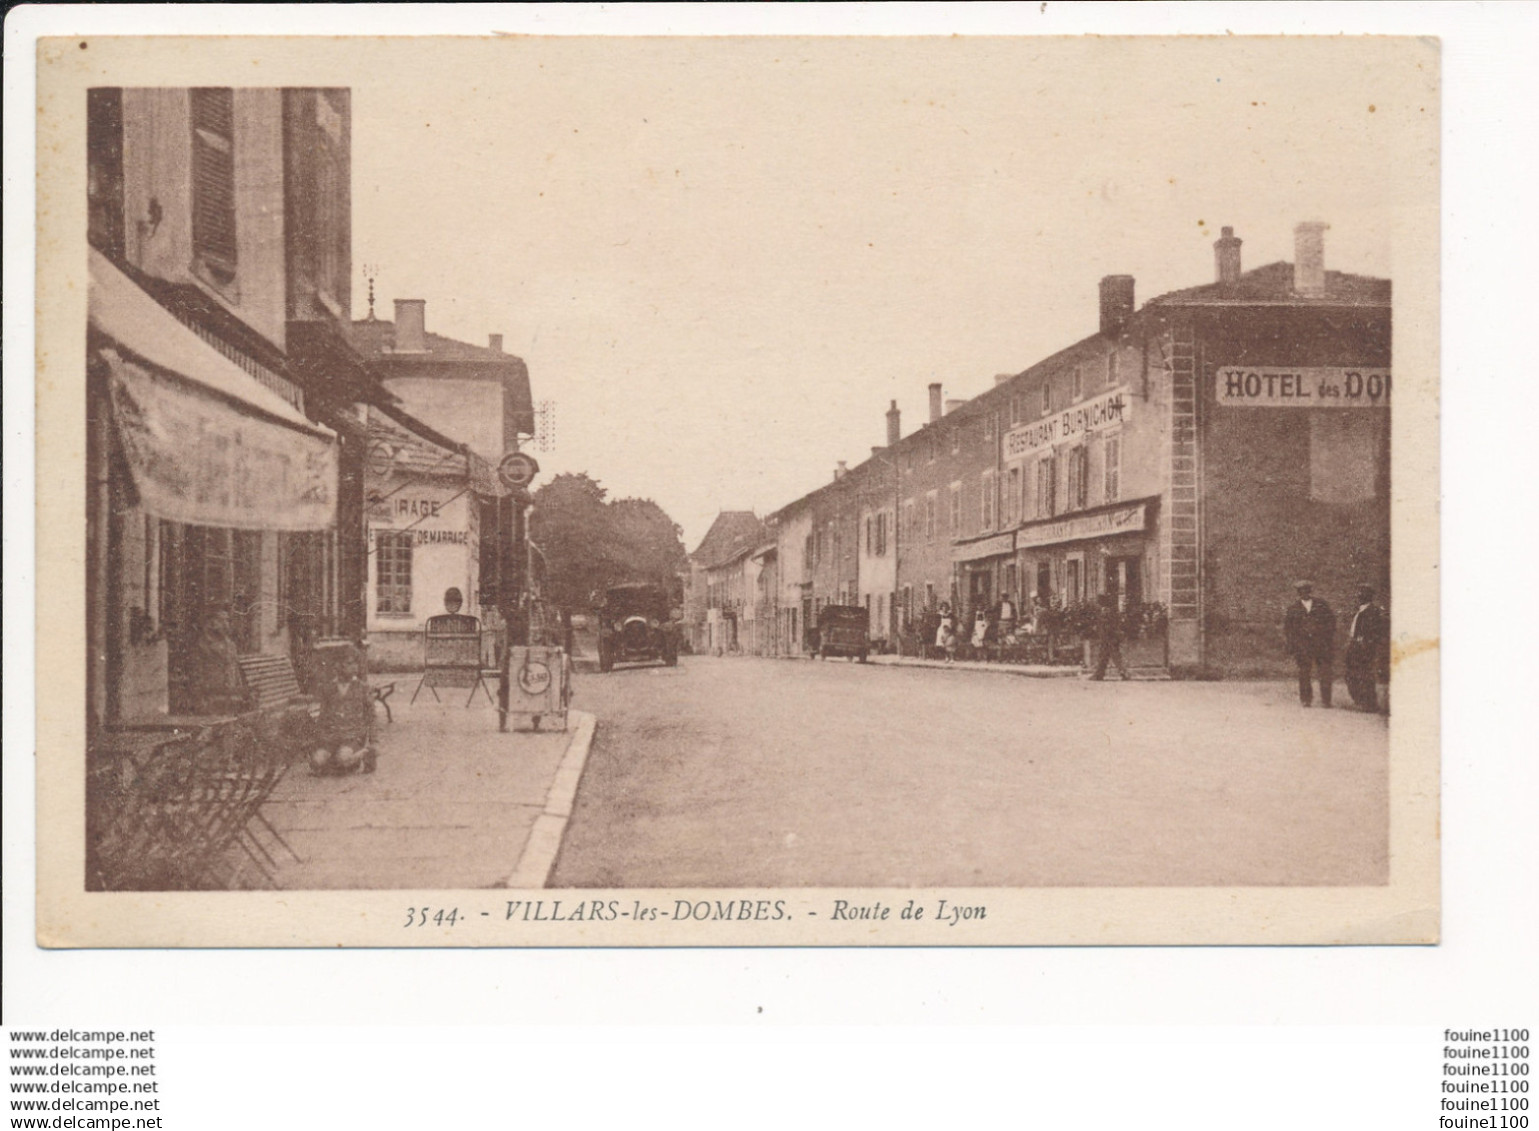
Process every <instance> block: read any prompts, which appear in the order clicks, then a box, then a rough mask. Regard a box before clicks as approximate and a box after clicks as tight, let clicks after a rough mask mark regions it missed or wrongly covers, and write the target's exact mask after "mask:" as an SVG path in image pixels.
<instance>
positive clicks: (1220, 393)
mask: <svg viewBox="0 0 1539 1131" xmlns="http://www.w3.org/2000/svg"><path fill="white" fill-rule="evenodd" d="M1389 392H1390V379H1389V370H1388V369H1345V368H1338V367H1304V368H1286V367H1280V366H1265V365H1254V366H1252V365H1226V366H1224V367H1223V368H1222V369H1220V370H1219V371H1218V372H1217V373H1216V374H1214V376H1213V399H1214V400H1215V401H1217V402H1218V403H1219V404H1221V405H1227V406H1230V407H1233V408H1387V407H1389Z"/></svg>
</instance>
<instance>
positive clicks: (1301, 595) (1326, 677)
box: [1283, 581, 1336, 707]
mask: <svg viewBox="0 0 1539 1131" xmlns="http://www.w3.org/2000/svg"><path fill="white" fill-rule="evenodd" d="M1294 589H1295V591H1296V592H1297V593H1298V599H1297V600H1296V601H1294V602H1293V603H1292V604H1291V605H1289V606H1288V611H1287V612H1285V613H1284V614H1283V637H1284V639H1285V641H1286V642H1287V648H1288V654H1289V655H1290V656H1292V657H1293V662H1294V663H1295V664H1296V665H1297V666H1298V672H1299V702H1300V703H1302V704H1303V705H1304V706H1306V707H1308V706H1309V705H1310V704H1311V703H1312V702H1313V700H1314V694H1313V691H1312V689H1311V687H1310V676H1311V675H1312V674H1313V675H1314V676H1317V677H1318V678H1319V681H1320V706H1322V707H1329V706H1330V705H1331V681H1332V680H1333V679H1334V674H1333V672H1332V671H1331V664H1332V661H1333V660H1334V659H1335V658H1336V614H1335V613H1334V612H1333V611H1332V610H1331V607H1330V606H1329V605H1328V604H1326V603H1325V601H1323V600H1322V599H1321V598H1319V597H1316V596H1315V595H1314V593H1315V589H1314V586H1313V585H1312V584H1311V583H1310V582H1308V581H1300V582H1298V583H1297V584H1296V585H1294Z"/></svg>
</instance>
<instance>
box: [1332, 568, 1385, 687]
mask: <svg viewBox="0 0 1539 1131" xmlns="http://www.w3.org/2000/svg"><path fill="white" fill-rule="evenodd" d="M1373 597H1374V593H1373V587H1372V586H1371V585H1363V586H1359V587H1358V590H1357V612H1355V613H1353V614H1352V627H1351V628H1350V629H1349V630H1348V631H1347V651H1346V654H1345V656H1344V657H1343V659H1344V660H1345V662H1346V669H1347V673H1346V674H1347V690H1348V691H1349V692H1351V693H1352V702H1354V703H1356V704H1357V705H1358V706H1359V707H1361V708H1362V709H1363V710H1365V711H1377V710H1378V709H1379V671H1380V669H1381V668H1382V667H1383V663H1384V650H1385V647H1386V646H1387V645H1388V644H1389V614H1388V613H1386V612H1385V611H1384V610H1383V609H1382V608H1381V607H1380V606H1378V605H1377V604H1375V603H1374V600H1373Z"/></svg>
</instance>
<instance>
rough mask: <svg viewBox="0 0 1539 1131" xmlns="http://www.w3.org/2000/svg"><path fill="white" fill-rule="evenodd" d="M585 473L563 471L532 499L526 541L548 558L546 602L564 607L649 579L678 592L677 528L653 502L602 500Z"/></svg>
mask: <svg viewBox="0 0 1539 1131" xmlns="http://www.w3.org/2000/svg"><path fill="white" fill-rule="evenodd" d="M607 494H608V492H607V491H606V490H605V488H604V487H603V486H602V485H601V484H600V483H599V482H598V480H596V479H593V478H592V477H590V476H589V475H587V474H586V473H582V472H579V473H576V474H572V473H563V474H561V475H557V476H556V477H555V478H554V479H552V480H551V481H550V482H549V483H547V484H545V485H544V486H543V487H541V488H539V490H537V491H535V493H534V512H533V514H532V516H531V518H530V523H529V536H530V537H531V538H532V539H533V540H534V542H535V544H536V545H538V546H539V547H540V550H541V551H542V552H543V553H544V555H545V564H546V571H547V572H546V579H545V596H546V597H547V599H549V600H550V601H551V602H552V603H554V604H556V605H558V606H563V607H565V608H569V609H583V608H587V607H588V604H589V601H590V598H591V597H592V595H593V594H594V593H595V592H597V591H599V590H602V589H604V588H606V587H608V586H610V585H615V584H618V583H619V582H623V581H650V582H653V583H655V584H658V585H662V586H664V587H666V588H667V589H668V591H669V592H670V593H672V594H674V595H675V599H677V594H678V572H679V570H680V569H682V568H683V565H684V560H685V553H684V542H683V539H682V537H681V534H682V532H681V530H680V529H679V527H678V525H677V524H676V523H675V522H674V521H673V520H672V519H671V518H669V517H668V515H667V513H666V512H664V511H663V509H662V508H661V507H660V506H658V505H657V504H656V503H655V502H653V501H652V500H651V499H619V500H616V501H614V502H610V501H608V500H607V498H606V496H607Z"/></svg>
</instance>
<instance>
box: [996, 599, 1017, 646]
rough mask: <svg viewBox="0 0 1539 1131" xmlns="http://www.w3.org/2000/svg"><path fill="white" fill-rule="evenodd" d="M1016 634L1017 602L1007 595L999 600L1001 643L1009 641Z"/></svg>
mask: <svg viewBox="0 0 1539 1131" xmlns="http://www.w3.org/2000/svg"><path fill="white" fill-rule="evenodd" d="M1014 633H1015V602H1014V601H1012V600H1010V594H1008V593H1006V594H1005V595H1004V596H1003V597H1001V598H1000V599H999V642H1000V643H1001V644H1003V643H1005V641H1007V640H1009V639H1010V637H1011V636H1012V635H1014Z"/></svg>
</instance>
